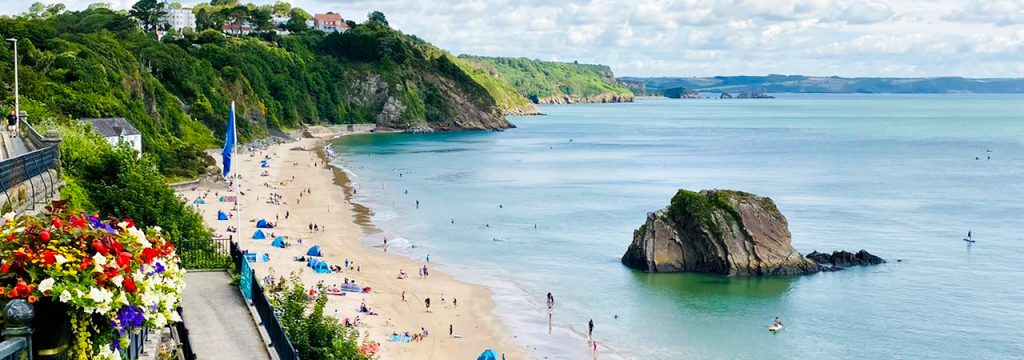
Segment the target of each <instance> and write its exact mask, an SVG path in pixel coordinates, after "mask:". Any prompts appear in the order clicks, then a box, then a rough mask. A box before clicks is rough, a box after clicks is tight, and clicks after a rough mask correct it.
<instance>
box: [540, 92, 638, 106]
mask: <svg viewBox="0 0 1024 360" xmlns="http://www.w3.org/2000/svg"><path fill="white" fill-rule="evenodd" d="M527 98H528V99H530V101H532V102H533V103H534V104H605V103H624V102H633V100H634V99H635V98H636V96H635V95H633V94H631V93H628V94H612V93H604V94H598V95H594V96H578V95H565V94H558V95H552V96H545V97H537V96H533V95H531V96H527Z"/></svg>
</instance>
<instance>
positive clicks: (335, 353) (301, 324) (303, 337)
mask: <svg viewBox="0 0 1024 360" xmlns="http://www.w3.org/2000/svg"><path fill="white" fill-rule="evenodd" d="M267 293H268V297H269V298H270V302H271V305H273V306H274V309H276V310H277V311H280V312H281V317H279V318H278V319H279V320H280V321H281V325H282V326H283V327H284V328H285V332H287V334H288V339H289V340H291V342H292V346H294V347H295V349H296V350H298V352H299V356H300V357H302V358H304V359H339V360H340V359H346V360H358V359H368V358H367V357H365V356H364V355H362V354H360V353H359V333H358V332H357V331H356V330H355V329H350V328H346V327H344V326H343V325H342V324H340V323H339V322H338V319H335V318H333V317H330V316H326V315H324V306H325V305H326V304H327V297H326V296H323V295H322V296H320V297H317V298H315V299H312V300H310V298H309V297H308V296H307V295H306V291H305V289H304V288H303V287H302V281H301V280H300V279H299V278H298V276H297V275H296V274H292V276H291V278H290V279H288V280H285V279H281V281H280V282H278V283H276V284H274V285H272V286H270V288H269V289H268V291H267Z"/></svg>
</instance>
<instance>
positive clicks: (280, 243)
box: [270, 236, 284, 248]
mask: <svg viewBox="0 0 1024 360" xmlns="http://www.w3.org/2000/svg"><path fill="white" fill-rule="evenodd" d="M270 246H273V247H279V248H283V247H284V236H278V237H277V238H276V239H274V242H272V243H270Z"/></svg>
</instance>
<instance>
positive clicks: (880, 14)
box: [0, 0, 1024, 76]
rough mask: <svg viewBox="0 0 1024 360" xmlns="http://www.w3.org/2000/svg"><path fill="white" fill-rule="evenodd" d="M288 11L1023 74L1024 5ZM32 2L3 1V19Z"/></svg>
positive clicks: (756, 65) (632, 51) (819, 71)
mask: <svg viewBox="0 0 1024 360" xmlns="http://www.w3.org/2000/svg"><path fill="white" fill-rule="evenodd" d="M57 1H58V0H45V1H44V2H46V3H54V2H57ZM97 1H103V0H67V1H64V3H65V4H67V5H68V8H69V9H72V10H77V9H83V8H85V7H86V6H87V5H88V4H89V3H93V2H97ZM179 1H181V2H182V3H184V4H194V3H196V2H198V0H192V1H189V0H184V1H182V0H179ZM273 1H274V0H254V1H253V2H255V3H260V4H265V3H272V2H273ZM291 1H292V2H293V3H294V4H295V5H296V6H300V7H303V8H305V9H307V10H309V11H311V12H325V11H336V12H340V13H341V14H342V15H343V16H345V17H346V18H347V19H351V20H355V21H362V20H364V19H365V18H366V14H367V13H369V12H370V11H374V10H380V11H382V12H384V13H385V14H386V15H387V17H388V20H389V21H390V23H391V24H392V26H394V27H396V28H399V29H401V30H402V31H405V32H407V33H412V34H416V35H417V36H419V37H420V38H423V39H426V40H427V41H430V42H432V43H434V44H436V45H438V46H440V47H442V48H445V49H448V50H451V51H452V52H454V53H457V54H458V53H466V54H479V55H493V56H525V57H529V58H540V59H547V60H563V61H573V60H579V61H580V62H587V63H603V64H608V65H611V66H612V68H613V69H614V70H615V71H616V73H617V74H619V75H665V76H691V75H692V76H706V75H726V74H767V73H790V74H796V73H799V74H809V75H848V76H940V75H965V76H1020V74H1021V73H1022V70H1021V69H1022V66H1024V65H1021V62H1022V61H1024V30H1022V29H1024V26H1020V25H1024V0H717V1H712V0H558V1H555V0H291ZM30 2H31V1H0V12H2V13H6V14H14V13H20V12H22V11H25V9H27V8H28V5H29V3H30ZM109 2H112V3H114V5H115V7H117V8H126V7H128V6H130V5H131V4H132V3H134V0H112V1H109ZM243 2H245V0H243Z"/></svg>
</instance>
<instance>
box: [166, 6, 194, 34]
mask: <svg viewBox="0 0 1024 360" xmlns="http://www.w3.org/2000/svg"><path fill="white" fill-rule="evenodd" d="M161 20H162V21H163V22H164V23H167V24H168V25H170V26H171V27H172V28H174V30H176V31H178V32H179V33H180V32H183V31H185V29H189V30H191V31H195V30H196V15H195V14H193V13H192V9H189V8H181V9H167V15H164V17H163V18H162V19H161Z"/></svg>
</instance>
